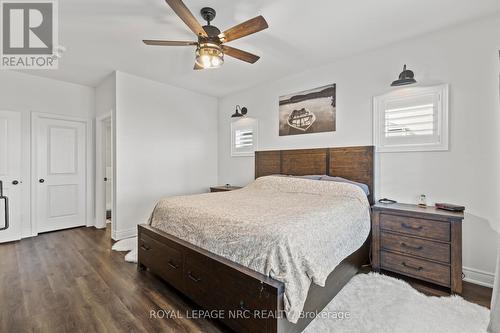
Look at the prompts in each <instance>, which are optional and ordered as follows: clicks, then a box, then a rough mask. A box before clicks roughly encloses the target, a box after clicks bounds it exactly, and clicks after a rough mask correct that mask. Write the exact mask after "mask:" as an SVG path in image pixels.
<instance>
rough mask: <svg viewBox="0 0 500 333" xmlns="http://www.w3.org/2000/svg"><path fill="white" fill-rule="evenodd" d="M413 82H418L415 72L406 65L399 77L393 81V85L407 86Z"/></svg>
mask: <svg viewBox="0 0 500 333" xmlns="http://www.w3.org/2000/svg"><path fill="white" fill-rule="evenodd" d="M413 83H417V81H416V80H415V74H414V73H413V71H411V70H409V69H406V65H404V67H403V71H402V72H401V74H399V79H397V80H396V81H394V82H392V84H391V86H392V87H396V86H405V85H407V84H413Z"/></svg>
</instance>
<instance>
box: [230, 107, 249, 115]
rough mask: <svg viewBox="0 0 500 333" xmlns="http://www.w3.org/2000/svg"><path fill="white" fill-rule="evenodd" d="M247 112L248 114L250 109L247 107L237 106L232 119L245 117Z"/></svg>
mask: <svg viewBox="0 0 500 333" xmlns="http://www.w3.org/2000/svg"><path fill="white" fill-rule="evenodd" d="M247 112H248V109H247V108H246V107H240V106H239V105H236V111H234V113H233V115H232V116H231V118H239V117H243V116H244V115H246V114H247Z"/></svg>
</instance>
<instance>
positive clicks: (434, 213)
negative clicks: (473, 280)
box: [372, 204, 464, 294]
mask: <svg viewBox="0 0 500 333" xmlns="http://www.w3.org/2000/svg"><path fill="white" fill-rule="evenodd" d="M463 219H464V214H463V213H455V212H448V211H445V210H440V209H436V208H435V207H425V208H423V207H419V206H417V205H408V204H376V205H374V206H373V207H372V267H373V269H374V270H375V271H380V270H386V271H391V272H396V273H399V274H403V275H407V276H410V277H413V278H417V279H420V280H424V281H427V282H431V283H435V284H438V285H441V286H444V287H448V288H450V290H451V292H452V293H457V294H460V293H461V292H462V221H463Z"/></svg>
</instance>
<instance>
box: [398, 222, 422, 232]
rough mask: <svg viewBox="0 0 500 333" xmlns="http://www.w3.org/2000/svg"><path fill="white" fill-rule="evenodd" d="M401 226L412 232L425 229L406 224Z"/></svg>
mask: <svg viewBox="0 0 500 333" xmlns="http://www.w3.org/2000/svg"><path fill="white" fill-rule="evenodd" d="M401 226H402V227H403V228H405V229H411V230H416V231H420V230H422V229H423V227H422V226H418V227H412V226H411V225H409V224H406V223H401Z"/></svg>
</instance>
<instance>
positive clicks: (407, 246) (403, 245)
mask: <svg viewBox="0 0 500 333" xmlns="http://www.w3.org/2000/svg"><path fill="white" fill-rule="evenodd" d="M401 246H402V247H406V248H407V249H410V250H416V251H420V250H422V249H423V248H424V247H423V246H422V245H420V246H411V245H408V244H406V243H401Z"/></svg>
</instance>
